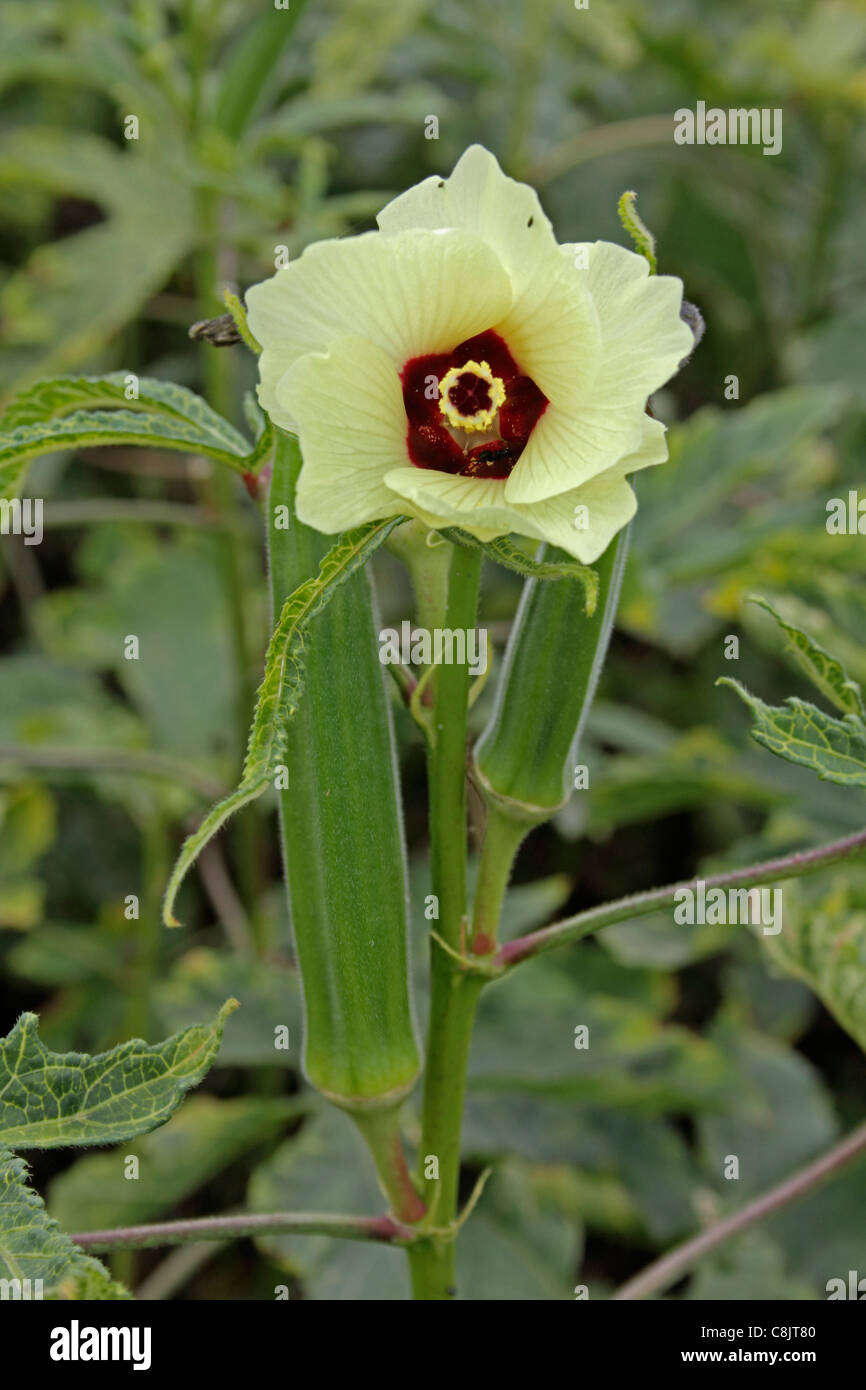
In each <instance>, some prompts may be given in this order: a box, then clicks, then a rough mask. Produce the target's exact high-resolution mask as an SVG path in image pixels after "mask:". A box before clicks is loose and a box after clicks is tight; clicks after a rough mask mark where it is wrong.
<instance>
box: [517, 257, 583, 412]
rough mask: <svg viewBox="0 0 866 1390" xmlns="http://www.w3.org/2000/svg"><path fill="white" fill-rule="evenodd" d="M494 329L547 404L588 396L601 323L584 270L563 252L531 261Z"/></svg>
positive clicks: (566, 404)
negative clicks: (521, 284) (516, 296)
mask: <svg viewBox="0 0 866 1390" xmlns="http://www.w3.org/2000/svg"><path fill="white" fill-rule="evenodd" d="M496 331H497V333H499V334H500V336H501V337H502V338H504V340H505V342H506V343H507V344H508V347H509V350H510V352H511V354H512V356H513V357H514V359H515V361H516V362H517V363H518V365H519V366H520V368H521V370H522V371H523V372H524V373H525V374H526V376H530V377H532V380H533V381H534V382H535V384H536V386H538V387H540V389H541V390H542V391H543V392H544V394H545V396H546V397H547V399H548V400H549V401H550V403H551V406H564V407H566V408H570V407H572V406H573V405H574V402H575V400H586V399H591V398H592V395H593V391H594V382H595V376H596V373H597V371H598V361H599V347H600V343H601V328H600V325H599V320H598V314H597V313H596V309H595V305H594V304H593V301H592V297H591V295H590V293H589V287H588V282H587V278H586V276H578V275H577V274H575V272H574V268H573V267H572V266H569V265H567V264H565V263H564V262H563V260H562V257H556V258H554V259H553V260H544V261H543V262H542V263H540V264H539V265H538V266H537V267H536V269H535V272H534V274H533V275H532V278H531V279H530V280H529V282H528V284H527V285H526V288H525V291H524V293H523V294H522V295H521V296H520V298H519V300H518V301H517V302H516V303H515V304H514V305H513V306H512V307H511V309H510V311H509V313H508V314H507V316H506V317H505V318H504V319H502V320H501V322H499V323H497V324H496Z"/></svg>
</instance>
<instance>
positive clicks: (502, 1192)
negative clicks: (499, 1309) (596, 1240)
mask: <svg viewBox="0 0 866 1390" xmlns="http://www.w3.org/2000/svg"><path fill="white" fill-rule="evenodd" d="M580 1236H581V1233H580V1229H579V1227H578V1224H577V1223H576V1222H575V1221H574V1220H568V1219H564V1217H563V1213H562V1211H560V1210H557V1209H555V1208H554V1207H553V1206H552V1204H551V1203H550V1202H543V1201H542V1200H540V1197H539V1194H538V1193H537V1192H536V1191H535V1190H534V1188H533V1184H532V1182H531V1181H530V1179H529V1177H528V1176H527V1174H526V1173H525V1172H524V1171H523V1169H522V1168H521V1167H520V1166H519V1165H518V1164H515V1163H510V1164H507V1165H503V1167H501V1168H499V1169H497V1171H496V1173H494V1175H493V1177H492V1178H491V1179H490V1181H489V1182H488V1184H487V1186H486V1187H485V1189H484V1193H483V1195H482V1197H481V1200H480V1202H479V1204H478V1208H477V1210H476V1211H474V1212H473V1213H472V1216H471V1217H470V1219H469V1221H468V1222H467V1223H466V1226H465V1228H464V1229H463V1231H461V1234H460V1239H459V1241H458V1244H457V1289H458V1297H460V1298H461V1299H467V1300H471V1301H472V1302H491V1301H493V1302H502V1301H515V1302H517V1301H519V1302H523V1301H525V1300H527V1299H529V1300H534V1301H539V1300H543V1301H544V1302H564V1301H565V1300H567V1299H572V1298H573V1297H574V1284H575V1282H576V1281H575V1279H574V1278H573V1274H574V1271H575V1269H576V1268H577V1266H578V1260H579V1256H580V1244H581V1240H580Z"/></svg>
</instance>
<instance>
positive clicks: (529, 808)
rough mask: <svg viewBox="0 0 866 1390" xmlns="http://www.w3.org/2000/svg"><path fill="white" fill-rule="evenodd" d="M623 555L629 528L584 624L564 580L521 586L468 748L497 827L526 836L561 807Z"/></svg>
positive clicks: (612, 550) (576, 589) (581, 608)
mask: <svg viewBox="0 0 866 1390" xmlns="http://www.w3.org/2000/svg"><path fill="white" fill-rule="evenodd" d="M627 549H628V529H626V530H625V531H624V532H622V533H621V534H620V536H619V537H618V538H617V540H616V541H614V542H612V543H611V544H610V545H609V546H608V548H607V550H606V551H605V552H604V554H603V555H602V557H601V559H600V560H599V561H598V563H597V564H596V566H595V568H596V570H597V571H598V576H599V592H598V600H597V603H596V607H595V610H594V612H593V613H592V615H589V616H588V615H587V613H586V611H585V602H584V592H583V589H582V588H581V586H580V585H578V584H574V583H571V582H570V581H569V580H567V579H560V580H556V581H551V580H545V579H529V580H527V582H526V585H525V587H524V591H523V596H522V599H521V602H520V607H519V609H518V612H517V617H516V619H515V622H514V627H513V628H512V631H511V636H510V638H509V642H508V646H507V649H506V653H505V662H504V666H503V671H502V675H501V677H500V681H499V687H498V691H497V697H496V702H495V705H494V709H493V713H492V715H491V717H490V721H489V723H488V725H487V727H486V728H485V730H484V732H483V733H482V734H481V737H480V738H479V740H478V743H477V745H476V748H475V772H476V776H477V778H478V781H479V783H480V785H481V787H482V789H483V791H484V795H485V797H486V799H487V802H488V806H489V808H490V810H491V812H492V813H493V819H494V820H496V821H498V820H501V819H505V820H507V821H510V822H512V823H513V822H517V823H522V824H524V825H525V827H526V829H527V830H528V829H529V827H530V826H532V825H535V824H539V823H540V822H542V821H545V820H548V819H549V818H550V817H551V816H552V815H553V814H554V813H555V812H556V811H557V810H558V809H559V807H561V806H562V805H564V803H565V802H566V801H567V800H568V796H569V793H570V790H571V788H572V786H573V776H574V764H575V758H576V755H577V748H578V743H579V740H580V734H581V731H582V728H583V723H584V720H585V718H586V715H587V713H588V711H589V707H590V704H591V703H592V697H593V694H594V692H595V687H596V684H597V682H598V677H599V674H600V672H601V668H602V665H603V664H604V658H605V653H606V650H607V644H608V641H609V639H610V633H611V629H612V627H613V621H614V617H615V615H616V607H617V602H618V599H619V590H620V585H621V582H622V573H623V569H624V568H625V559H626V552H627ZM558 553H559V552H555V551H554V552H553V553H552V554H551V553H550V552H548V554H547V555H546V556H545V558H546V559H548V560H550V559H555V558H556V557H557V554H558ZM562 558H565V557H562Z"/></svg>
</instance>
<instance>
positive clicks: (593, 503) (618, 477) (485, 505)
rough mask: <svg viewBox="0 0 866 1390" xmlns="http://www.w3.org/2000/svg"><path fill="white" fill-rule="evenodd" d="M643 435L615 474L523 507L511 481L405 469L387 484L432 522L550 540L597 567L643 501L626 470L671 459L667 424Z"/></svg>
mask: <svg viewBox="0 0 866 1390" xmlns="http://www.w3.org/2000/svg"><path fill="white" fill-rule="evenodd" d="M642 434H643V438H642V440H641V442H640V444H639V446H638V447H637V448H636V449H635V450H634V452H633V453H631V454H629V455H628V456H627V457H626V458H623V459H621V460H620V461H619V462H618V463H617V464H616V465H615V466H614V467H613V468H611V469H610V470H609V471H608V472H606V473H604V474H601V475H600V476H599V477H597V478H593V479H592V481H591V482H588V483H585V484H584V485H583V486H582V487H576V488H571V489H570V490H569V491H568V492H563V493H560V494H559V495H558V496H557V497H550V498H547V499H545V500H544V501H541V502H535V503H530V504H528V505H523V506H515V505H513V504H511V503H509V501H508V500H507V497H506V481H505V479H493V478H483V479H482V478H461V477H456V476H453V475H451V474H447V473H437V472H434V471H432V470H427V469H420V468H399V469H394V470H393V471H392V472H389V473H388V474H387V475H386V478H385V481H386V483H387V485H388V487H390V488H392V489H393V490H394V492H395V493H397V494H398V496H399V497H400V498H401V499H402V500H403V505H404V507H405V508H406V509H407V510H411V511H412V512H413V513H414V514H415V515H416V516H420V517H421V519H422V520H423V521H425V522H426V523H427V525H428V526H433V527H443V526H459V527H460V528H461V529H462V530H464V531H469V532H470V534H471V535H474V536H477V537H478V538H479V540H484V541H487V540H492V539H493V538H494V537H495V536H502V535H507V534H509V533H511V532H513V533H514V534H516V535H521V536H529V537H532V538H533V539H535V540H542V541H548V542H549V543H550V544H551V545H557V546H559V547H560V549H562V550H565V551H567V552H568V553H569V554H570V555H574V556H575V557H576V558H577V559H578V560H581V561H582V562H583V563H584V564H590V563H591V562H592V561H593V560H596V559H598V557H599V555H601V554H602V552H603V551H604V550H606V549H607V546H608V545H609V543H610V541H611V539H612V537H613V536H615V535H616V533H617V532H618V531H620V530H621V529H622V527H623V526H625V525H626V524H627V523H628V522H629V521H630V520H631V518H632V516H633V515H634V513H635V510H636V506H637V503H636V501H635V496H634V493H633V492H632V490H631V488H630V487H629V485H628V483H627V482H626V481H625V475H626V474H627V473H633V472H635V471H636V470H637V469H639V468H646V467H648V466H649V465H651V464H656V463H662V462H663V461H664V460H665V459H666V458H667V443H666V440H665V428H664V425H662V424H661V422H660V421H658V420H652V419H650V417H649V416H644V424H643V427H642Z"/></svg>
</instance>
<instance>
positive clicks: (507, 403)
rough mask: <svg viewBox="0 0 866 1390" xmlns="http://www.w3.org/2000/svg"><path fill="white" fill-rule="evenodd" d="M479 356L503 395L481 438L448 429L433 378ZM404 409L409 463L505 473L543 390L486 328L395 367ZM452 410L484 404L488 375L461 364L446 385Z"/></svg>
mask: <svg viewBox="0 0 866 1390" xmlns="http://www.w3.org/2000/svg"><path fill="white" fill-rule="evenodd" d="M468 362H472V363H474V364H478V363H482V364H486V365H487V366H488V367H489V369H490V371H491V373H492V374H493V376H494V377H498V378H499V379H500V381H501V382H502V384H503V386H504V388H505V400H504V402H503V403H502V405H501V406H500V407H499V412H498V417H497V418H496V419H495V420H494V421H493V423H492V425H491V427H490V429H489V430H486V431H484V433H485V434H486V436H487V437H486V438H483V439H481V440H480V441H479V440H478V435H477V434H476V435H475V441H473V435H472V433H468V432H465V431H463V430H460V429H455V428H454V427H453V426H452V425H450V424H449V423H448V421H447V420H446V418H445V417H444V415H443V412H442V410H441V409H440V399H441V394H440V385H439V384H440V382H441V381H443V380H444V378H445V376H446V374H447V373H448V372H449V371H452V369H455V368H456V369H459V368H460V367H462V366H463V365H464V364H465V363H468ZM400 379H401V381H402V384H403V403H404V406H405V409H406V421H407V432H406V445H407V448H408V451H409V457H410V459H411V460H412V462H413V463H414V464H415V467H416V468H433V469H436V470H437V471H438V472H440V473H457V474H460V475H461V476H462V477H465V478H507V477H508V475H509V474H510V473H511V471H512V469H513V468H514V465H515V464H516V463H517V460H518V459H519V458H520V455H521V454H522V453H523V450H524V449H525V448H526V445H527V442H528V440H529V436H530V435H531V433H532V431H533V429H534V427H535V425H536V423H537V422H538V420H539V419H540V418H541V416H542V415H543V413H544V411H545V409H546V407H547V397H546V396H545V395H544V393H543V391H541V390H539V388H538V387H537V386H536V384H535V382H534V381H533V380H532V378H531V377H528V376H526V375H525V374H524V373H523V372H521V370H520V368H519V366H518V365H517V363H516V362H515V360H514V358H513V357H512V356H511V353H510V352H509V350H508V348H507V346H506V344H505V342H504V341H503V339H502V338H500V336H499V334H498V333H494V332H493V330H492V329H489V330H488V331H487V332H486V333H479V334H477V335H476V336H475V337H474V338H467V340H466V342H464V343H460V344H459V346H458V347H456V348H454V350H453V351H452V352H439V353H427V354H425V355H424V356H421V357H412V358H410V359H409V361H408V362H406V363H405V365H404V367H403V370H402V372H401V374H400ZM447 397H448V401H449V402H450V405H451V406H452V407H453V409H454V411H456V412H457V413H458V414H460V415H462V416H465V417H467V418H468V417H471V416H473V415H477V414H479V413H481V412H483V411H485V410H489V409H490V408H491V406H492V403H493V397H492V395H491V387H490V383H489V382H488V381H486V380H485V379H484V378H483V377H482V376H479V375H478V374H477V373H476V372H475V371H471V370H470V371H466V372H461V373H460V374H459V375H458V376H457V377H456V380H454V381H452V383H451V385H450V386H449V388H448V391H447Z"/></svg>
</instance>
